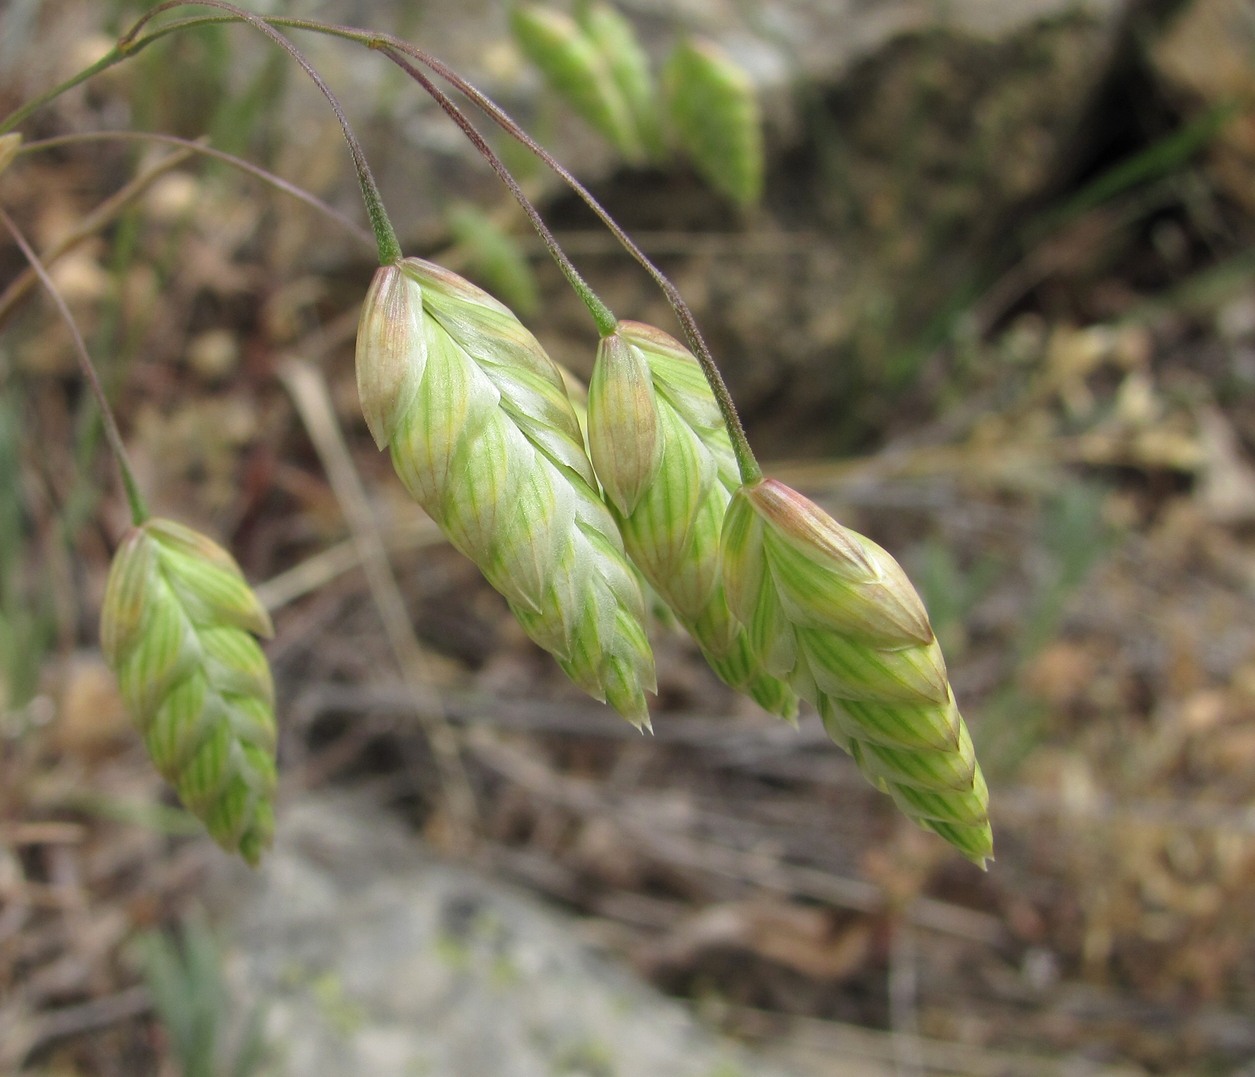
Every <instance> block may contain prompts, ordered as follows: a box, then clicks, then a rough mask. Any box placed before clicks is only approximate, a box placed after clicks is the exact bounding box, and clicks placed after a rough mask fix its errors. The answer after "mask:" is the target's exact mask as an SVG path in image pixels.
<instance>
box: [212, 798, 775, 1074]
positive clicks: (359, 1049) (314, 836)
mask: <svg viewBox="0 0 1255 1077" xmlns="http://www.w3.org/2000/svg"><path fill="white" fill-rule="evenodd" d="M213 891H214V892H215V893H216V894H217V897H216V898H215V899H214V900H213V902H212V904H213V906H214V911H215V917H216V918H217V919H219V920H220V921H221V922H222V924H223V931H222V933H223V935H224V936H225V937H226V938H227V939H228V940H229V945H228V949H227V954H226V967H227V975H228V978H229V980H230V982H231V984H232V991H233V995H234V996H235V997H236V998H238V999H239V1000H241V1006H242V1007H243V1008H246V1009H247V1008H251V1007H253V1006H260V1007H261V1008H262V1009H263V1011H264V1015H265V1018H264V1019H265V1032H266V1038H267V1041H268V1042H269V1043H270V1045H271V1046H272V1047H273V1048H274V1053H275V1056H276V1062H275V1066H274V1068H273V1069H268V1070H267V1072H268V1073H273V1074H292V1075H297V1074H299V1075H300V1077H322V1075H327V1077H332V1075H339V1074H355V1073H373V1074H380V1075H392V1074H397V1075H400V1074H408V1073H415V1074H417V1073H423V1074H439V1075H442V1077H444V1075H448V1077H455V1075H456V1077H461V1075H466V1077H471V1075H474V1077H533V1075H534V1077H548V1075H550V1074H558V1073H561V1074H571V1075H578V1074H586V1075H590V1077H593V1075H602V1074H606V1075H608V1074H614V1075H615V1077H634V1075H639V1077H660V1075H666V1077H690V1075H691V1077H711V1075H714V1074H718V1075H720V1077H737V1075H743V1077H750V1075H751V1074H753V1075H755V1077H788V1074H787V1072H786V1071H784V1070H782V1069H779V1068H777V1067H775V1066H773V1065H770V1064H767V1063H764V1062H763V1061H762V1060H761V1059H755V1058H754V1057H753V1056H752V1055H750V1054H749V1053H748V1052H746V1051H745V1050H743V1049H742V1048H741V1047H739V1046H738V1045H735V1044H732V1043H730V1042H728V1041H725V1040H722V1039H721V1038H720V1037H718V1036H716V1035H715V1034H714V1033H712V1032H710V1031H707V1030H705V1029H703V1028H702V1027H701V1026H700V1025H698V1024H697V1022H696V1021H695V1020H694V1019H693V1017H692V1016H691V1015H690V1014H689V1012H688V1011H687V1010H686V1009H685V1007H684V1006H683V1005H682V1004H680V1003H679V1002H677V1001H675V1000H672V999H668V998H665V997H663V996H662V995H660V994H658V993H657V992H656V991H654V990H653V989H652V988H650V987H648V986H646V985H645V984H644V983H642V982H640V981H639V980H638V979H637V978H635V977H634V976H633V975H632V974H630V973H629V972H627V971H626V970H625V969H624V968H621V967H619V966H618V965H616V964H615V963H614V962H612V961H610V960H609V959H607V958H605V957H603V956H600V955H598V954H595V953H593V952H592V951H591V950H590V949H589V948H588V947H587V946H585V945H583V944H582V943H581V941H580V932H579V925H578V921H576V920H575V919H574V918H573V917H570V916H568V915H563V914H561V913H558V912H556V911H554V910H552V909H547V908H545V907H543V906H542V905H541V904H540V903H539V902H537V901H536V900H535V899H533V898H529V897H527V896H525V895H523V894H522V893H520V892H518V891H516V890H514V889H512V888H510V887H507V886H505V885H503V884H501V883H499V882H496V881H494V880H492V879H490V878H487V877H485V876H483V875H480V874H478V873H476V872H475V871H472V870H470V869H467V868H462V867H456V866H452V865H449V864H446V863H443V862H441V861H440V860H437V859H436V858H434V857H433V856H432V855H430V854H429V853H428V852H426V851H425V850H424V848H423V847H422V845H421V844H420V843H419V842H418V841H417V840H416V839H415V838H414V837H413V836H412V835H409V834H407V833H406V832H405V831H404V830H403V829H402V828H401V827H400V826H399V825H397V824H394V823H392V822H390V821H389V820H388V819H387V818H386V817H384V816H383V815H381V809H379V808H378V807H376V806H373V805H372V804H371V803H370V802H369V801H368V800H365V799H361V798H354V797H351V796H344V795H337V796H335V797H330V796H324V797H321V798H319V799H308V800H305V801H303V802H301V803H299V804H288V805H285V806H284V807H283V808H282V809H281V811H280V824H279V832H278V836H277V838H276V841H275V848H274V849H273V851H272V852H271V853H270V854H269V855H268V856H267V857H266V859H265V860H264V861H263V864H262V867H261V869H260V870H259V871H257V872H249V871H248V870H247V869H245V868H243V867H242V866H240V865H236V864H232V865H231V866H230V867H227V866H225V862H224V868H223V872H222V875H221V876H220V878H219V879H218V885H217V886H216V887H214V888H213Z"/></svg>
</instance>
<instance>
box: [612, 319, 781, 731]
mask: <svg viewBox="0 0 1255 1077" xmlns="http://www.w3.org/2000/svg"><path fill="white" fill-rule="evenodd" d="M588 413H589V415H588V422H589V448H590V451H591V453H592V459H593V464H594V466H595V468H596V470H597V475H598V477H599V478H600V479H601V482H602V486H603V488H604V489H605V491H606V496H607V498H608V499H609V500H610V502H611V505H612V507H613V510H614V512H615V515H616V518H617V519H618V521H619V529H620V531H621V532H622V534H623V541H624V545H625V546H626V548H627V551H628V553H629V555H630V556H631V558H632V560H633V561H634V562H635V563H636V564H637V565H638V566H639V567H640V569H641V571H642V572H643V573H644V575H645V577H646V579H648V580H649V582H650V584H651V585H652V586H653V587H654V589H655V590H656V591H657V592H658V594H659V595H660V596H661V597H662V599H663V601H665V602H666V603H667V605H668V606H670V607H671V609H672V610H673V611H674V612H675V615H676V617H677V618H678V619H679V620H680V622H681V623H682V624H683V625H684V627H685V628H686V629H688V631H689V633H690V635H692V636H693V638H694V639H695V640H696V641H697V643H698V645H699V646H700V647H701V649H702V652H703V653H704V654H705V656H706V658H707V661H709V662H710V665H711V668H713V669H714V670H715V672H716V673H718V674H719V676H720V677H721V678H722V679H723V680H724V681H725V682H726V683H728V684H729V685H731V686H732V687H733V688H736V689H738V690H739V691H742V692H745V693H746V694H747V695H749V696H751V697H753V698H754V699H755V700H756V701H757V702H758V703H759V704H760V705H761V706H763V707H764V708H766V709H767V710H769V711H772V712H773V713H775V714H779V715H781V716H783V717H787V718H791V717H792V716H793V715H794V713H795V712H796V710H797V699H796V697H795V695H794V693H793V691H792V690H791V689H790V688H789V686H788V685H787V684H785V683H784V682H783V681H782V680H780V679H779V678H777V677H774V676H772V675H771V674H769V673H768V672H767V671H766V670H765V669H764V668H763V666H762V664H761V662H760V661H759V660H758V659H757V658H756V657H755V655H754V653H753V651H752V650H751V648H750V643H749V639H748V637H747V635H746V632H745V629H744V628H743V627H742V626H741V624H740V622H739V621H738V620H737V619H736V617H735V616H733V613H732V611H731V609H729V607H728V602H727V598H726V597H725V595H724V584H723V579H722V575H721V572H720V567H719V566H720V550H719V539H720V530H721V527H722V525H723V517H724V513H725V512H726V510H727V507H728V502H729V501H730V500H731V497H732V491H734V490H735V489H737V487H738V486H739V485H740V476H739V473H738V471H737V465H736V459H735V457H734V455H733V452H732V443H731V442H730V441H729V440H728V434H727V431H726V429H725V428H724V425H723V418H722V416H721V415H720V412H719V406H718V405H717V404H716V403H715V398H714V395H713V394H712V393H711V391H710V387H709V386H708V385H707V384H706V379H705V377H704V376H703V375H702V371H701V367H700V366H699V365H698V362H697V360H696V359H695V358H694V357H693V355H692V353H691V352H689V350H688V349H687V348H685V347H684V345H683V344H681V343H680V342H679V341H678V340H676V339H674V338H673V337H671V336H668V335H667V334H666V333H664V332H662V331H661V330H659V329H655V328H653V327H652V326H648V325H643V324H641V323H640V322H620V323H619V328H618V331H617V332H615V333H612V334H611V335H609V336H607V337H604V338H603V339H602V341H601V343H600V345H599V346H598V349H597V361H596V364H595V366H594V368H593V376H592V380H591V382H590V384H589V397H588Z"/></svg>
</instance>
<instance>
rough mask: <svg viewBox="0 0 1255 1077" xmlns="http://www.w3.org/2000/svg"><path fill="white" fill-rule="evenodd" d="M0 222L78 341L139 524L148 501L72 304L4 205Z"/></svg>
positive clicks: (77, 352)
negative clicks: (71, 308) (70, 304)
mask: <svg viewBox="0 0 1255 1077" xmlns="http://www.w3.org/2000/svg"><path fill="white" fill-rule="evenodd" d="M0 224H3V225H4V227H5V228H6V229H8V232H9V234H10V235H11V236H12V237H13V242H14V243H16V244H17V246H18V249H19V250H20V251H21V252H22V255H23V257H24V258H25V259H26V261H27V262H28V263H29V264H30V267H31V269H32V270H34V272H35V275H36V276H37V277H38V278H39V280H40V283H42V284H43V286H44V287H45V288H47V289H48V294H49V295H50V296H51V297H52V302H53V303H54V304H55V306H56V308H57V312H58V313H59V314H60V315H61V318H62V320H63V321H64V322H65V325H66V328H67V329H69V331H70V337H71V339H72V340H73V342H74V353H75V355H76V356H77V357H78V364H79V369H80V370H81V371H82V373H83V378H84V380H86V382H87V384H88V386H89V388H90V389H91V391H92V395H93V396H94V397H95V398H96V403H97V405H99V407H100V414H101V418H102V419H103V420H104V428H105V439H106V440H107V441H108V443H109V449H110V451H111V452H112V453H113V459H114V461H115V462H116V463H117V466H118V473H119V474H120V475H121V477H122V486H123V488H124V489H125V490H126V499H127V501H128V503H129V504H130V506H131V522H132V523H134V524H135V526H136V527H138V526H140V525H141V524H142V523H143V522H144V521H145V520H147V519H148V506H147V505H146V504H145V503H144V497H143V495H142V494H141V493H140V490H139V485H138V483H136V481H135V473H134V472H133V471H132V470H131V461H130V459H129V457H128V456H127V454H126V446H125V445H124V444H123V442H122V434H121V432H120V431H119V430H118V421H117V419H116V418H114V414H113V409H112V408H111V407H110V406H109V398H108V397H107V396H106V395H105V390H104V386H103V385H102V384H101V383H100V376H99V374H97V372H96V366H95V364H94V363H93V362H92V359H91V355H90V354H88V351H87V345H86V344H85V343H84V341H83V334H82V333H80V332H79V329H78V325H77V324H76V323H75V321H74V315H73V314H71V313H70V308H69V307H68V306H67V305H66V302H65V299H64V298H63V297H62V295H61V293H60V292H59V291H58V290H57V286H56V284H55V283H54V282H53V280H52V278H51V277H50V276H49V275H48V271H47V270H46V269H45V268H44V264H43V262H42V261H40V259H39V255H37V254H36V253H35V250H34V248H33V247H32V246H31V245H30V243H29V242H27V239H26V237H25V236H24V235H23V234H22V231H21V229H20V228H18V226H17V224H16V223H15V222H14V220H13V218H12V217H10V216H9V215H8V214H7V213H6V212H5V211H4V210H3V209H0Z"/></svg>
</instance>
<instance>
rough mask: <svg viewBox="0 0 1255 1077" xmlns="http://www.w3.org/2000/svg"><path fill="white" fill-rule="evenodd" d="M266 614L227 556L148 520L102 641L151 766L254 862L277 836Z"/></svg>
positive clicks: (131, 549)
mask: <svg viewBox="0 0 1255 1077" xmlns="http://www.w3.org/2000/svg"><path fill="white" fill-rule="evenodd" d="M272 632H273V629H272V627H271V624H270V617H269V616H268V615H267V613H266V611H265V609H263V608H262V606H261V604H260V603H259V602H258V601H257V597H256V596H255V595H254V594H253V592H252V591H251V590H250V589H249V586H248V584H247V583H246V582H245V581H244V577H243V575H242V574H241V573H240V569H239V567H238V566H237V565H236V563H235V561H234V559H233V558H232V557H231V555H230V554H229V553H227V552H226V551H225V550H224V549H222V548H221V547H220V546H218V545H217V544H216V543H214V542H212V541H211V540H210V539H208V538H206V537H205V536H204V535H201V534H199V533H198V532H196V531H193V530H191V529H190V528H187V527H184V526H183V525H182V524H177V523H174V522H172V521H170V520H159V519H150V520H148V521H146V522H145V523H143V524H142V525H140V526H138V527H135V528H132V529H131V531H130V532H129V533H128V534H127V535H126V537H125V538H124V539H123V541H122V545H121V546H120V547H119V549H118V552H117V554H116V555H115V557H114V559H113V565H112V567H111V568H110V571H109V580H108V583H107V585H106V588H105V600H104V606H103V609H102V612H101V646H102V649H103V650H104V654H105V658H106V659H107V661H108V662H109V664H110V666H111V667H112V668H113V670H114V672H115V673H116V675H117V678H118V684H119V686H120V688H121V691H122V698H123V699H124V700H125V702H126V704H127V707H128V708H129V710H130V712H131V717H132V718H133V719H134V721H135V723H136V725H137V726H138V727H139V730H140V732H141V734H143V737H144V743H145V745H146V746H147V748H148V754H149V756H150V757H151V758H152V761H153V763H154V764H155V765H156V767H157V769H158V771H160V772H161V774H162V776H163V777H165V778H166V780H167V781H169V782H170V783H171V784H172V785H173V786H174V787H175V789H176V790H177V791H178V794H179V797H180V799H181V800H182V801H183V803H184V805H185V806H186V807H187V809H188V811H190V812H192V813H193V814H194V815H196V816H197V817H198V818H200V819H201V821H202V822H204V824H205V826H206V827H207V828H208V830H209V833H210V834H211V835H212V836H213V837H214V839H215V840H216V841H217V842H218V843H219V844H220V845H221V846H222V847H223V848H225V849H227V850H228V851H231V852H239V854H240V855H241V856H243V857H244V859H245V860H247V861H248V862H249V863H250V864H256V863H257V861H258V859H259V858H260V856H261V853H262V850H263V849H265V848H266V847H267V846H268V845H269V844H270V840H271V836H272V834H273V832H274V805H273V799H274V790H275V758H274V756H275V718H274V685H273V683H272V681H271V677H270V667H269V665H268V664H267V663H266V658H265V655H263V654H262V651H261V648H260V647H259V646H258V645H257V641H256V640H255V639H254V638H253V637H254V635H257V636H264V637H268V636H270V635H271V634H272Z"/></svg>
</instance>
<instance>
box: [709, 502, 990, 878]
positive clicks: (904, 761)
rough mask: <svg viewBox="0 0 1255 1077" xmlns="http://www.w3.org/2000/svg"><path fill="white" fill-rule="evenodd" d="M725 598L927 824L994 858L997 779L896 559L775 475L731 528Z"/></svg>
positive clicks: (877, 776)
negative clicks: (984, 762) (990, 785)
mask: <svg viewBox="0 0 1255 1077" xmlns="http://www.w3.org/2000/svg"><path fill="white" fill-rule="evenodd" d="M723 573H724V582H725V585H726V587H727V594H728V600H729V602H730V603H731V606H732V609H733V610H734V611H735V612H736V614H737V616H738V617H739V618H740V619H741V621H742V622H743V623H744V624H745V625H746V626H747V628H748V634H749V639H750V641H751V644H752V646H753V649H754V651H755V653H756V654H757V655H758V656H759V657H760V658H761V660H762V661H763V663H764V664H765V665H766V667H767V668H768V669H769V670H770V671H771V672H772V673H773V674H775V675H776V676H778V677H781V678H783V679H784V680H786V681H788V683H789V684H790V685H792V686H793V688H794V689H795V690H796V691H797V693H798V694H799V695H800V696H802V697H803V698H805V699H807V700H809V701H810V702H811V703H813V704H814V705H815V706H816V708H817V709H818V710H819V713H820V716H821V717H822V719H823V722H824V727H825V729H826V730H827V731H828V735H829V736H830V737H831V738H832V739H833V740H834V741H835V742H836V743H837V744H839V745H840V746H841V747H842V748H844V749H845V750H846V751H847V752H849V753H850V755H851V756H852V757H853V758H854V760H855V762H856V763H857V764H858V766H859V769H860V770H861V771H862V772H863V774H864V775H866V777H867V778H868V779H869V780H870V781H871V782H872V784H874V785H875V786H876V787H877V788H879V789H881V790H883V791H884V792H887V793H888V794H889V795H890V796H892V797H893V799H894V801H895V802H896V803H897V804H898V806H899V807H900V808H901V809H902V810H903V811H904V812H905V813H906V814H907V815H908V816H910V817H911V818H912V819H914V820H915V821H916V822H917V823H918V824H919V825H920V826H922V827H924V828H925V829H928V830H932V831H934V832H936V833H937V834H939V835H940V836H941V837H943V838H944V839H945V840H946V841H948V842H950V843H951V844H952V845H954V846H955V847H956V848H957V849H958V850H959V851H960V852H961V853H963V855H964V856H966V857H967V858H968V859H969V860H971V861H973V862H974V863H976V864H977V865H979V866H981V867H984V865H985V862H986V860H988V859H990V858H991V857H992V855H993V835H992V831H991V829H990V825H989V791H988V789H987V788H986V785H985V779H984V776H983V775H982V774H981V770H980V765H979V764H978V763H977V761H976V754H975V751H974V749H973V747H972V741H971V738H970V737H969V736H968V732H967V727H966V725H965V724H964V722H963V718H962V716H961V715H960V714H959V709H958V707H957V705H956V704H955V701H954V693H953V692H952V691H951V689H950V682H949V678H948V677H947V675H946V666H945V662H944V660H943V659H942V656H941V649H940V647H939V646H938V644H937V640H936V638H935V637H934V636H933V632H932V628H931V626H930V625H929V623H928V617H927V614H926V613H925V612H924V608H923V605H922V604H921V603H920V600H919V596H918V595H917V594H916V593H915V590H914V588H913V587H912V586H911V584H910V582H909V581H908V580H907V578H906V575H905V574H904V573H903V572H902V569H901V568H900V567H899V566H898V564H897V562H896V561H894V559H893V558H892V557H891V556H890V555H889V554H888V553H886V552H885V551H884V550H882V549H881V548H880V547H879V546H877V545H876V544H875V543H874V542H872V541H871V540H870V539H867V538H864V537H863V536H862V535H859V534H856V533H855V532H853V531H850V530H849V529H847V528H844V527H842V526H841V525H840V524H838V523H837V522H836V521H835V520H833V519H832V517H831V516H829V515H828V514H827V513H826V512H824V511H823V510H822V509H821V508H819V506H818V505H815V504H814V503H813V502H811V501H809V500H807V499H806V498H805V497H803V496H802V495H801V494H799V493H797V492H796V491H794V490H791V489H790V488H789V487H787V486H785V485H783V484H782V483H779V482H777V481H775V480H773V479H768V480H766V481H763V482H759V483H755V484H754V485H752V486H746V487H742V488H741V489H740V490H739V491H737V493H736V495H735V496H734V497H733V499H732V503H731V505H730V506H729V509H728V512H727V516H726V519H725V521H724V528H723Z"/></svg>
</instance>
